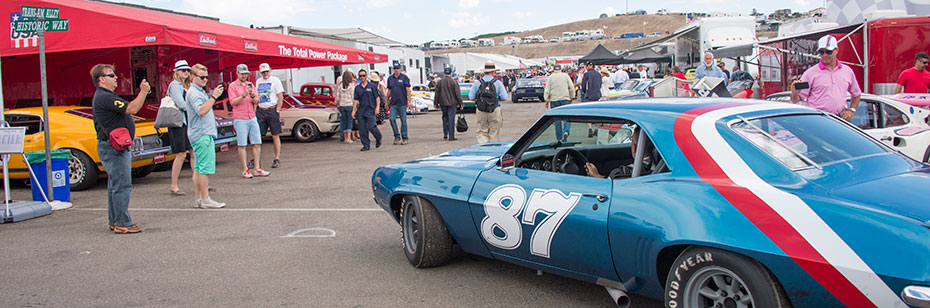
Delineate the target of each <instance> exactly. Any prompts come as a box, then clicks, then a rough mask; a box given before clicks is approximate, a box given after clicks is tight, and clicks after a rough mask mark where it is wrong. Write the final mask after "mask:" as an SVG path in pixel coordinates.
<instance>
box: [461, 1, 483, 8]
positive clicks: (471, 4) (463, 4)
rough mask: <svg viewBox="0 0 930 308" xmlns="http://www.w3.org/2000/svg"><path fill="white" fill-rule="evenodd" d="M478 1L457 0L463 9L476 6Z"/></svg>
mask: <svg viewBox="0 0 930 308" xmlns="http://www.w3.org/2000/svg"><path fill="white" fill-rule="evenodd" d="M478 2H480V0H459V7H460V8H463V9H470V8H476V7H478Z"/></svg>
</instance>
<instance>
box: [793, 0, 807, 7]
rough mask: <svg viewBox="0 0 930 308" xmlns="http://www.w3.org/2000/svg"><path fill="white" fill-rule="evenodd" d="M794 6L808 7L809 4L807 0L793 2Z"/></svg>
mask: <svg viewBox="0 0 930 308" xmlns="http://www.w3.org/2000/svg"><path fill="white" fill-rule="evenodd" d="M794 4H797V5H799V6H810V5H811V2H810V1H808V0H794Z"/></svg>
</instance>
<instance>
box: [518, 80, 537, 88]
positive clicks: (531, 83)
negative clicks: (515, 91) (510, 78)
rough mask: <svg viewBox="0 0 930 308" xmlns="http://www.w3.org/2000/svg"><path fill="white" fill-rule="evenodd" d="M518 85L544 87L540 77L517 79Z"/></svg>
mask: <svg viewBox="0 0 930 308" xmlns="http://www.w3.org/2000/svg"><path fill="white" fill-rule="evenodd" d="M517 86H518V87H542V86H543V84H542V80H538V79H521V80H517Z"/></svg>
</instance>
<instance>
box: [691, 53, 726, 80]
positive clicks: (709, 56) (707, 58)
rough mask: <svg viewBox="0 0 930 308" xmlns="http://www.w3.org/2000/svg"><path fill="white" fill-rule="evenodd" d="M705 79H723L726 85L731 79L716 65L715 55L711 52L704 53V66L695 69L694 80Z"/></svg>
mask: <svg viewBox="0 0 930 308" xmlns="http://www.w3.org/2000/svg"><path fill="white" fill-rule="evenodd" d="M704 77H717V78H723V83H724V84H726V83H727V82H728V79H729V78H727V74H725V73H724V72H723V71H722V70H720V68H719V67H717V66H716V65H714V53H712V52H710V51H708V52H705V53H704V65H699V66H698V67H697V68H695V69H694V79H701V78H704Z"/></svg>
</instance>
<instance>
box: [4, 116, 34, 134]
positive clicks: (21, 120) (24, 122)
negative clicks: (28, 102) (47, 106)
mask: <svg viewBox="0 0 930 308" xmlns="http://www.w3.org/2000/svg"><path fill="white" fill-rule="evenodd" d="M6 120H7V122H9V123H10V126H11V127H25V128H26V135H32V134H35V133H39V132H42V118H41V117H39V116H34V115H25V114H7V115H6Z"/></svg>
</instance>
